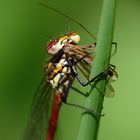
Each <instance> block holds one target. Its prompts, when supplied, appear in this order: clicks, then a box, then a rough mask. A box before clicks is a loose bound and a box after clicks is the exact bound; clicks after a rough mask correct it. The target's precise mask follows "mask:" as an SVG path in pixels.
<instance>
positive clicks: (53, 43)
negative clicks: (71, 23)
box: [47, 40, 58, 50]
mask: <svg viewBox="0 0 140 140" xmlns="http://www.w3.org/2000/svg"><path fill="white" fill-rule="evenodd" d="M57 42H58V40H52V41H50V42H49V43H48V45H47V49H48V50H49V49H50V48H51V47H52V46H53V45H55V44H56V43H57Z"/></svg>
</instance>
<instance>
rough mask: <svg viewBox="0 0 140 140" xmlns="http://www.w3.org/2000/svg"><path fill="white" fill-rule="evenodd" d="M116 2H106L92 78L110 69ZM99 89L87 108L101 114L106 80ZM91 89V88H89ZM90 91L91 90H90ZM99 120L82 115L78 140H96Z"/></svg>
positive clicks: (98, 85)
mask: <svg viewBox="0 0 140 140" xmlns="http://www.w3.org/2000/svg"><path fill="white" fill-rule="evenodd" d="M115 3H116V0H104V1H103V8H102V13H101V18H100V25H99V32H98V36H97V49H96V57H95V61H94V62H93V63H94V64H92V66H93V67H92V71H91V75H90V78H92V77H94V76H96V75H98V74H99V73H101V72H104V71H105V70H107V69H108V65H109V60H110V53H111V44H112V38H113V28H114V17H115ZM96 87H97V88H98V89H99V90H97V88H93V90H92V93H90V95H89V96H88V97H87V98H86V100H85V107H86V108H94V109H95V110H97V111H98V112H99V113H101V110H102V106H103V100H104V98H103V97H102V96H101V94H104V92H105V87H106V80H101V81H99V82H98V83H97V84H96ZM88 89H89V87H88ZM88 91H89V90H88ZM99 120H100V117H99V119H96V118H95V117H94V116H93V115H92V114H90V113H87V112H83V113H82V115H81V123H80V128H79V133H78V137H77V140H96V138H97V133H98V128H99Z"/></svg>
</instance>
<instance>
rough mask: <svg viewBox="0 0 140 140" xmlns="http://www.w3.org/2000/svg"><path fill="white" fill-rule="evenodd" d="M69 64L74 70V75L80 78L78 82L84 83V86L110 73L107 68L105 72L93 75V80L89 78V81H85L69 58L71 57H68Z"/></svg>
mask: <svg viewBox="0 0 140 140" xmlns="http://www.w3.org/2000/svg"><path fill="white" fill-rule="evenodd" d="M67 62H68V65H69V67H70V69H71V71H72V74H73V76H74V77H76V79H77V80H78V82H79V83H80V84H81V85H82V86H87V85H89V84H90V83H92V82H94V81H96V80H97V79H98V78H101V77H102V76H104V75H107V74H108V70H105V71H104V72H101V73H100V74H98V75H97V76H95V77H93V78H92V79H91V80H89V81H88V82H86V83H85V82H84V81H82V79H81V78H80V76H79V74H78V73H77V71H76V69H75V67H74V66H73V64H72V63H71V61H70V60H69V58H68V59H67Z"/></svg>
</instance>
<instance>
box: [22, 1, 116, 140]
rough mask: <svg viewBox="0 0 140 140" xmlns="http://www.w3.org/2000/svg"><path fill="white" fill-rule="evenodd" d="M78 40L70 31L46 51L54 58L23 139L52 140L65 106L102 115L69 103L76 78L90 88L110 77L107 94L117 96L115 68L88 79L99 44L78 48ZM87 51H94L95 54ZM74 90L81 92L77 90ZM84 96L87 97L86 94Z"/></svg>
mask: <svg viewBox="0 0 140 140" xmlns="http://www.w3.org/2000/svg"><path fill="white" fill-rule="evenodd" d="M43 5H44V4H43ZM45 6H46V5H45ZM47 7H48V6H47ZM51 9H52V8H51ZM55 11H57V10H55ZM57 12H58V11H57ZM59 13H60V11H59ZM65 17H66V15H65ZM82 27H83V26H82ZM92 37H94V35H92ZM79 41H80V35H79V34H77V33H76V32H69V33H67V34H66V35H63V36H61V37H60V38H58V39H55V40H52V41H50V42H49V43H48V45H47V47H46V50H47V52H48V53H49V54H51V55H52V58H51V59H50V60H49V61H48V62H47V63H46V64H45V66H44V73H45V74H44V77H43V80H42V82H41V84H40V86H39V88H38V89H37V92H36V94H35V97H34V102H33V105H32V106H33V111H32V114H31V119H30V120H29V123H28V128H27V131H26V134H25V137H24V140H53V139H54V135H55V130H56V127H57V120H58V115H59V110H60V106H61V104H62V103H65V104H68V105H72V106H75V107H79V108H81V109H84V110H87V111H89V112H91V113H93V115H95V116H99V115H101V114H99V113H98V112H96V111H95V110H93V109H88V108H85V107H83V106H81V105H77V104H73V103H69V102H68V101H67V98H68V93H69V90H70V88H71V87H72V83H73V81H74V80H75V79H76V80H77V81H78V82H79V84H80V85H81V86H87V85H89V84H92V82H94V81H95V80H98V79H99V78H101V77H102V76H104V75H107V78H108V89H107V90H108V91H109V92H108V94H107V95H108V96H110V95H111V94H112V95H111V96H113V95H114V89H113V88H112V86H111V84H110V82H112V81H115V80H116V79H117V73H116V71H115V66H114V65H111V64H110V65H109V68H108V70H106V71H105V72H102V73H100V74H99V75H97V76H95V77H93V78H92V79H89V73H90V69H91V63H92V61H94V55H93V54H92V53H94V52H95V49H96V43H95V44H94V43H93V44H92V45H85V46H79V45H77V43H78V42H79ZM88 50H91V51H92V53H90V52H91V51H88ZM78 70H79V71H80V73H81V75H83V76H84V77H85V79H87V81H86V82H84V80H83V79H82V78H81V77H80V74H79V72H78ZM73 89H75V90H76V91H78V92H81V91H80V90H78V89H76V88H73ZM110 93H111V94H110ZM82 94H83V95H85V94H84V93H82Z"/></svg>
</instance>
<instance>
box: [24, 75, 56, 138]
mask: <svg viewBox="0 0 140 140" xmlns="http://www.w3.org/2000/svg"><path fill="white" fill-rule="evenodd" d="M52 93H53V89H52V88H50V86H49V85H47V83H46V81H45V77H44V78H43V80H42V82H41V84H40V85H39V87H38V89H37V92H36V94H35V96H34V100H33V104H32V108H31V110H32V112H31V116H30V118H29V122H28V125H27V129H26V132H25V136H24V139H23V140H42V139H44V137H45V134H46V130H47V127H48V126H47V125H48V121H49V118H50V111H51V105H52V104H51V103H52V97H53V96H52V95H53V94H52Z"/></svg>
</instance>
